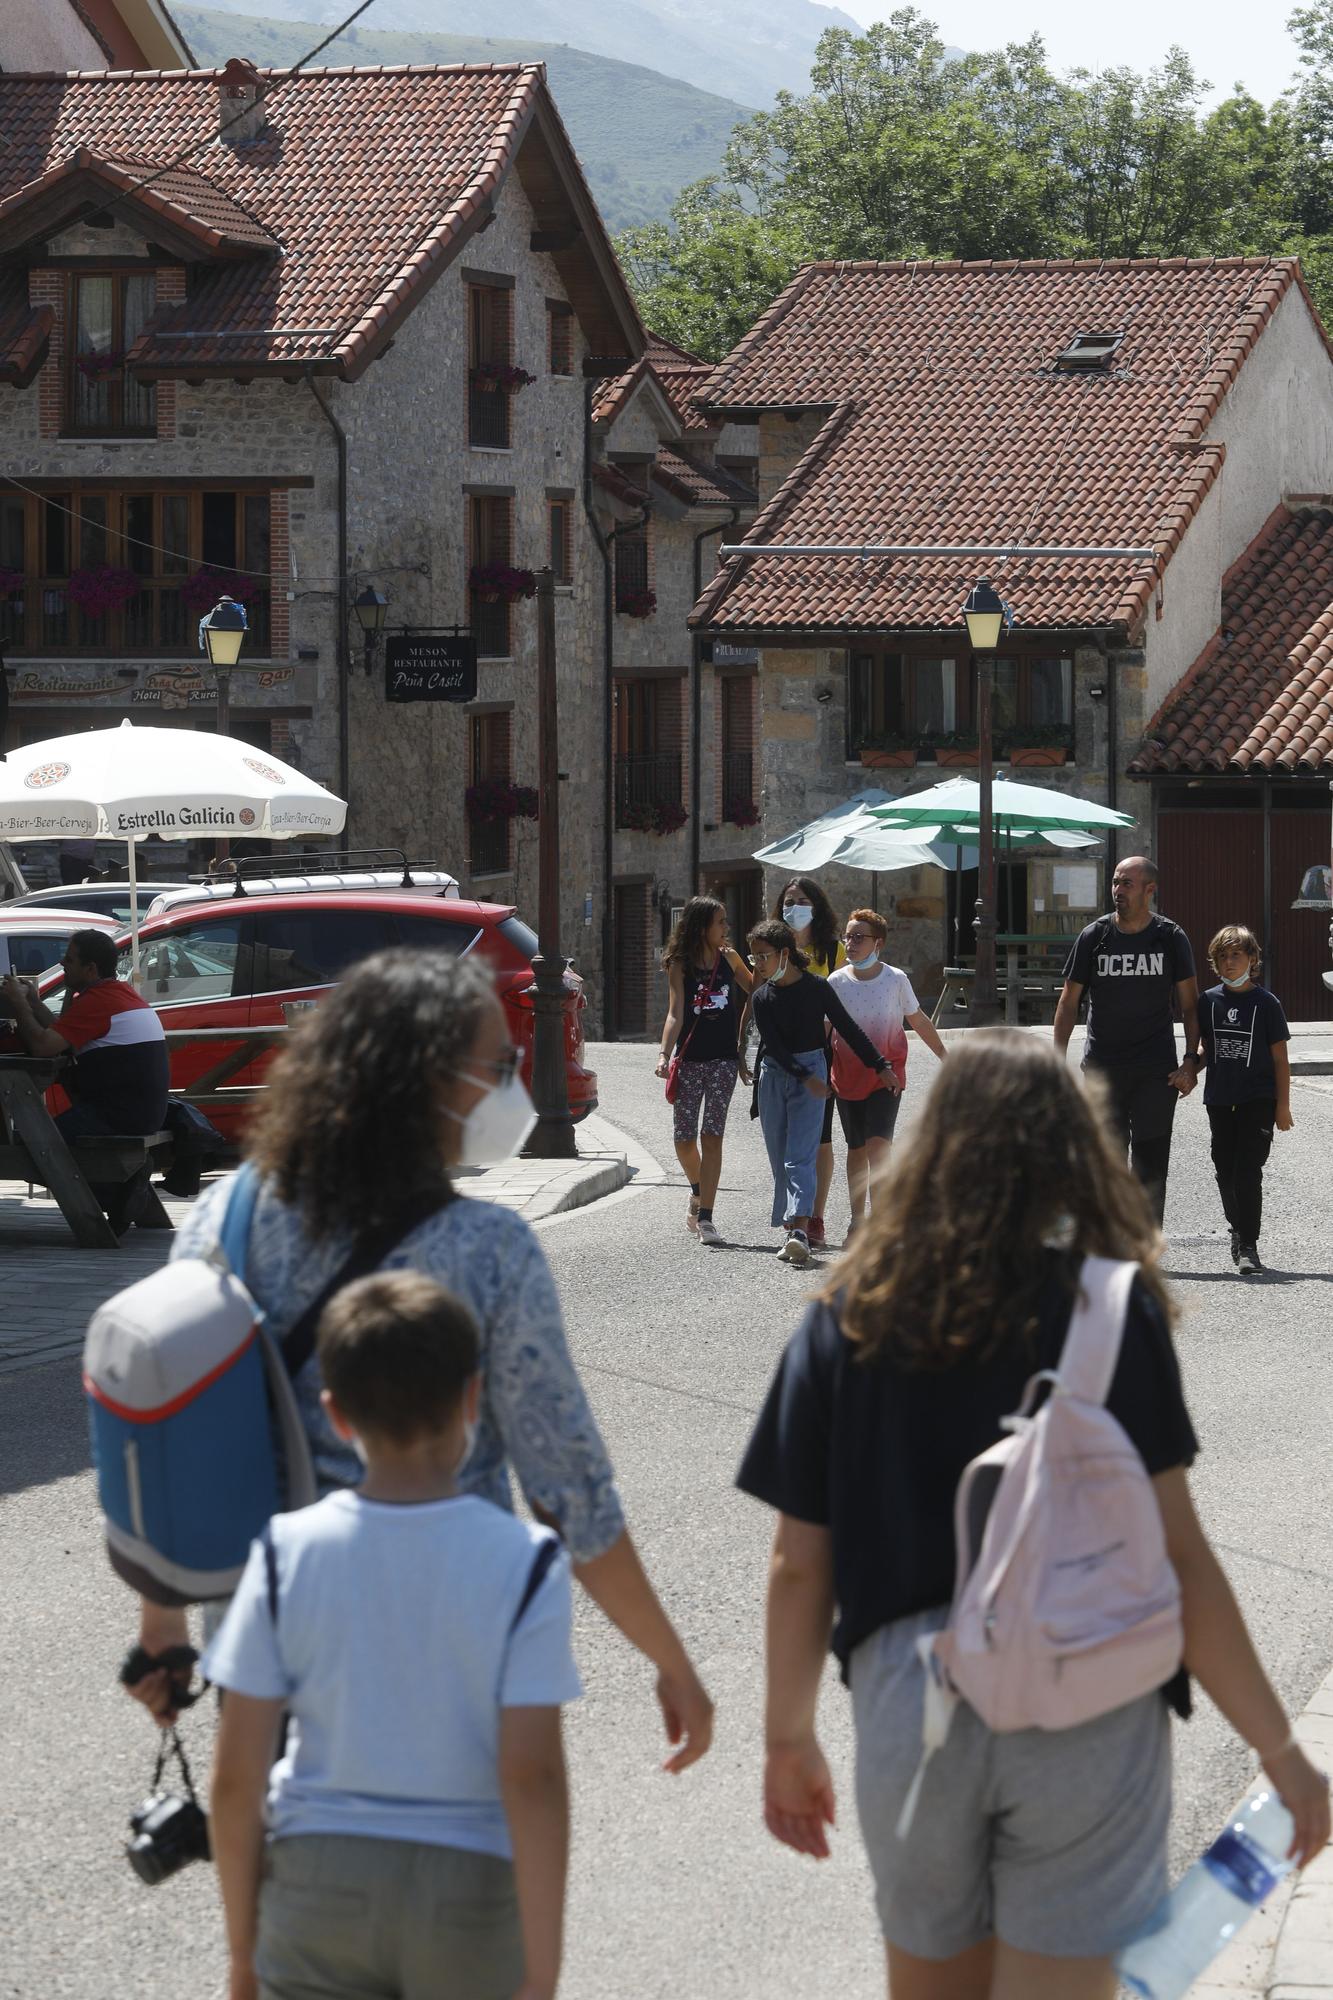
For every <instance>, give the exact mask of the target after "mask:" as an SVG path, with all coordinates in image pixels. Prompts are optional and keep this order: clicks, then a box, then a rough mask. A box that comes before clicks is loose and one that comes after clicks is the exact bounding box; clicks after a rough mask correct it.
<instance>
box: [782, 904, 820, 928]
mask: <svg viewBox="0 0 1333 2000" xmlns="http://www.w3.org/2000/svg"><path fill="white" fill-rule="evenodd" d="M814 920H815V913H814V911H813V910H812V909H811V907H810V905H809V904H808V903H788V905H787V907H786V909H785V910H784V911H783V912H782V921H783V923H784V924H790V926H791V928H792V929H793V930H794V931H808V930H809V928H810V926H811V924H812V923H813V922H814Z"/></svg>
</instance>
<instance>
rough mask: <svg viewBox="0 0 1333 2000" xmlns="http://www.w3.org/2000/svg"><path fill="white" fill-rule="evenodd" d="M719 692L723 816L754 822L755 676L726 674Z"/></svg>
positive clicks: (747, 823) (748, 823)
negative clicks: (720, 698)
mask: <svg viewBox="0 0 1333 2000" xmlns="http://www.w3.org/2000/svg"><path fill="white" fill-rule="evenodd" d="M720 686H721V695H722V817H723V819H724V820H735V821H737V823H738V824H740V825H742V826H749V825H751V824H753V820H754V813H755V803H756V801H755V781H754V780H755V772H754V686H755V684H754V678H753V676H752V675H750V674H729V675H728V676H727V677H726V679H724V680H723V681H722V682H721V683H720Z"/></svg>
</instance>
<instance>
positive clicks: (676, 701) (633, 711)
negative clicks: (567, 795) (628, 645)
mask: <svg viewBox="0 0 1333 2000" xmlns="http://www.w3.org/2000/svg"><path fill="white" fill-rule="evenodd" d="M683 686H684V683H683V682H682V681H681V680H680V679H679V678H674V677H673V678H671V679H657V680H648V679H645V680H630V679H629V678H628V677H626V678H623V679H621V680H618V681H617V682H616V690H615V703H616V771H615V791H616V825H617V826H621V827H638V828H640V829H641V830H644V829H646V830H648V831H654V830H660V827H659V824H658V817H659V815H666V816H668V817H673V816H674V814H675V813H677V812H683V808H682V805H681V754H680V753H681V690H682V688H683Z"/></svg>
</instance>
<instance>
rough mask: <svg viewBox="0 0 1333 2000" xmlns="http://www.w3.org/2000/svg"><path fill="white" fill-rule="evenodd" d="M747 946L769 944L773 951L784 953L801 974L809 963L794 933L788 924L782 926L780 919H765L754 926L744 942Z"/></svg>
mask: <svg viewBox="0 0 1333 2000" xmlns="http://www.w3.org/2000/svg"><path fill="white" fill-rule="evenodd" d="M746 942H747V944H771V945H772V947H773V949H774V951H785V952H786V953H787V955H788V957H789V958H790V959H791V960H792V962H793V963H794V964H796V965H799V966H800V968H801V970H802V972H804V971H805V968H806V966H807V965H808V964H809V963H810V961H809V959H808V958H807V957H806V955H805V953H804V952H803V951H802V950H801V947H800V946H799V945H798V944H797V942H796V933H795V931H794V930H793V929H792V927H791V925H790V924H784V923H783V921H782V919H781V917H765V918H764V920H763V922H762V923H759V924H756V925H755V927H754V929H753V930H752V931H751V932H750V935H749V937H748V938H747V940H746Z"/></svg>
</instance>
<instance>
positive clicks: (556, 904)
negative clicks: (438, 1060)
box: [525, 568, 578, 1160]
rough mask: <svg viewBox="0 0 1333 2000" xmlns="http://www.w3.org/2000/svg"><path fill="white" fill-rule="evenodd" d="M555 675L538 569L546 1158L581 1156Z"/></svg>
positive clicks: (541, 1102)
mask: <svg viewBox="0 0 1333 2000" xmlns="http://www.w3.org/2000/svg"><path fill="white" fill-rule="evenodd" d="M555 698H556V674H555V577H554V574H553V573H552V571H551V570H550V569H549V568H548V569H541V570H538V572H537V787H538V799H539V804H538V812H537V824H538V827H539V828H540V835H541V837H540V843H539V846H538V849H537V932H538V948H537V955H536V957H535V958H534V959H533V961H532V971H533V985H532V1013H533V1023H532V1101H533V1104H534V1106H535V1108H536V1112H537V1123H536V1125H535V1126H534V1127H533V1131H532V1136H531V1138H530V1139H529V1140H528V1143H527V1146H526V1148H525V1151H526V1152H528V1153H530V1154H532V1155H533V1156H534V1157H535V1158H537V1159H540V1160H572V1159H576V1158H577V1156H578V1145H577V1142H576V1140H575V1137H574V1121H573V1119H572V1118H571V1117H570V1115H569V1076H568V1072H567V1070H566V1068H565V998H566V995H565V956H564V953H563V951H562V950H561V948H560V745H559V737H558V734H557V725H556V712H555Z"/></svg>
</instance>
